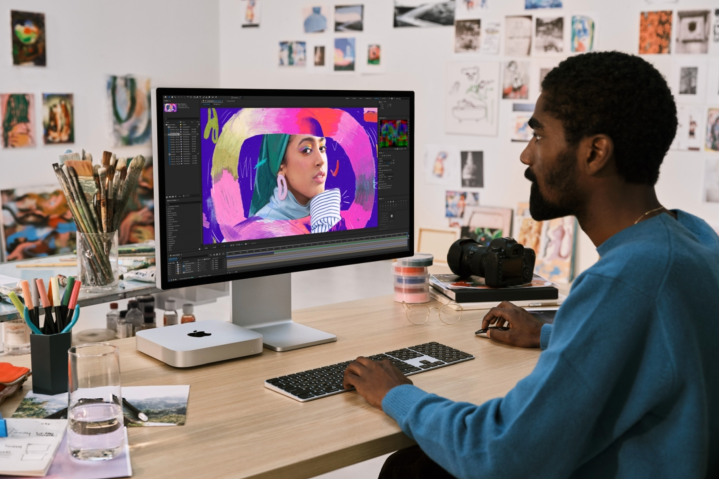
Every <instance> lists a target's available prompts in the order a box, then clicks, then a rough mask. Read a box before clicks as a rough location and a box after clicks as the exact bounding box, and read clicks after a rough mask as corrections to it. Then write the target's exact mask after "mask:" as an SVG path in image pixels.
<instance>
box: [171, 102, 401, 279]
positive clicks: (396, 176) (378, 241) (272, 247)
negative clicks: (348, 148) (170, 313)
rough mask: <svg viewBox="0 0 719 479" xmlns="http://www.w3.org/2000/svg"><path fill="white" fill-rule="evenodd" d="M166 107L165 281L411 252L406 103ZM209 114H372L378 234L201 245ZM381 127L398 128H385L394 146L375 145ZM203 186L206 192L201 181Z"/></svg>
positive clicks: (369, 229)
mask: <svg viewBox="0 0 719 479" xmlns="http://www.w3.org/2000/svg"><path fill="white" fill-rule="evenodd" d="M165 102H166V103H173V104H177V107H178V108H177V109H176V110H175V111H165V112H164V113H163V123H164V125H165V128H164V132H165V138H164V139H163V140H164V145H165V157H166V158H165V163H164V164H165V173H164V175H163V176H164V178H163V179H161V181H163V182H164V184H165V201H166V206H167V207H166V217H165V221H166V228H165V230H166V233H167V239H166V243H165V244H166V247H167V252H168V265H167V267H168V270H167V273H168V275H167V276H168V280H169V281H179V280H185V279H192V278H198V277H204V276H216V275H223V274H231V273H241V272H245V271H247V272H250V271H256V270H262V269H268V268H274V267H286V266H292V265H301V264H317V265H318V266H321V264H322V263H323V262H325V261H333V260H342V259H349V258H361V257H363V256H376V255H377V254H383V253H387V254H389V253H397V254H400V253H402V252H405V251H407V250H408V248H410V247H411V246H410V245H409V244H408V238H409V231H408V230H409V223H410V218H409V200H410V199H409V192H410V187H411V185H410V182H411V181H412V178H410V174H409V173H410V165H409V161H411V160H410V152H409V146H408V143H407V142H408V126H407V123H408V121H407V118H408V117H409V113H410V111H409V107H410V101H409V99H408V98H393V99H391V100H390V101H387V98H372V97H361V98H360V97H346V98H341V97H290V96H287V97H277V96H272V97H260V96H219V95H218V96H211V97H202V96H194V97H192V96H186V97H178V96H172V97H165ZM210 108H212V109H216V111H217V112H218V114H222V110H220V109H222V108H227V109H241V108H350V109H352V108H355V109H357V108H363V109H373V108H376V109H377V120H375V121H377V123H378V131H376V132H375V133H373V132H371V131H368V136H370V137H371V138H372V141H373V143H376V144H377V153H378V154H377V161H378V165H377V177H376V180H375V188H377V201H378V203H377V205H376V208H377V210H376V211H377V214H376V218H377V220H376V222H375V224H376V227H366V228H359V229H353V230H347V231H335V232H330V233H320V234H311V235H294V236H283V237H273V238H265V239H256V240H251V241H225V242H216V243H209V242H208V241H207V240H206V238H205V239H204V240H203V224H206V222H205V218H206V216H205V215H206V214H207V212H206V211H205V210H203V201H204V200H203V177H202V175H203V162H206V161H207V160H206V159H205V157H204V156H203V153H202V151H203V150H202V148H203V145H205V144H206V142H207V141H208V135H207V134H206V133H207V132H206V131H205V132H204V133H203V131H202V130H203V128H205V127H204V124H205V123H203V122H207V121H208V120H207V118H208V117H210V115H209V114H208V111H209V109H210ZM169 110H172V109H169ZM203 110H204V112H203ZM224 111H231V110H224ZM360 111H361V110H360ZM213 114H214V113H213ZM202 115H204V116H202ZM202 118H205V120H202ZM380 119H389V120H395V119H397V120H401V121H399V122H398V121H392V122H390V123H389V124H388V125H389V126H387V127H386V128H385V130H386V132H385V133H386V134H385V136H386V137H387V138H388V139H389V141H390V142H391V145H392V146H389V147H388V146H382V145H380V144H379V143H380V133H381V132H380V131H379V124H380V121H379V120H380ZM385 123H386V122H385ZM205 129H206V128H205ZM203 135H204V136H203ZM210 137H211V136H210ZM203 138H204V139H203ZM161 141H162V140H161ZM409 141H411V139H409ZM208 151H210V152H211V151H212V150H208ZM210 155H211V153H210ZM205 156H207V154H205ZM204 184H205V187H207V182H206V181H205V183H204Z"/></svg>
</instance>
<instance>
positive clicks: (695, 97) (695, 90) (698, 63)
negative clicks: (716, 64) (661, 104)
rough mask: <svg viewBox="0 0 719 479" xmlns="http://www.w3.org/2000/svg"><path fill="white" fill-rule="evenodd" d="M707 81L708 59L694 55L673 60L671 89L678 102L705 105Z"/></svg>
mask: <svg viewBox="0 0 719 479" xmlns="http://www.w3.org/2000/svg"><path fill="white" fill-rule="evenodd" d="M706 81H707V58H706V57H703V56H696V55H692V56H677V57H675V58H673V59H672V78H671V87H672V91H673V93H674V95H675V98H676V99H677V101H684V102H688V103H704V100H705V99H706Z"/></svg>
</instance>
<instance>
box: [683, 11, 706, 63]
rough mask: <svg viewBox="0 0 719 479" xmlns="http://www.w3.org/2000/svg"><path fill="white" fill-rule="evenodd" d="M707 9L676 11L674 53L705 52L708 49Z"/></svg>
mask: <svg viewBox="0 0 719 479" xmlns="http://www.w3.org/2000/svg"><path fill="white" fill-rule="evenodd" d="M710 14H711V12H710V11H709V10H687V11H681V10H680V11H678V12H677V43H676V45H677V46H676V50H675V52H676V53H707V52H708V51H709V29H710V23H711V20H710V18H711V17H710Z"/></svg>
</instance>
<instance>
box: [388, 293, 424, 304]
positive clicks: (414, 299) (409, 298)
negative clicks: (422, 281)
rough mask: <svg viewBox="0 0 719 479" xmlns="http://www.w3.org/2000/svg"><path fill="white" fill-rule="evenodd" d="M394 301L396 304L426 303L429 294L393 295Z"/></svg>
mask: <svg viewBox="0 0 719 479" xmlns="http://www.w3.org/2000/svg"><path fill="white" fill-rule="evenodd" d="M394 300H395V301H396V302H398V303H428V302H429V300H430V295H429V292H426V293H425V292H418V293H401V292H396V291H395V293H394Z"/></svg>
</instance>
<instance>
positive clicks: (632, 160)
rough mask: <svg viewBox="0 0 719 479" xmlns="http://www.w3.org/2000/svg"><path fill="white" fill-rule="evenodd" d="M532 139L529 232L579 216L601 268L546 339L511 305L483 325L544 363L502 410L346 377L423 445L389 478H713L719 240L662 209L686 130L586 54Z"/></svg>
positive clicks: (650, 95) (538, 112)
mask: <svg viewBox="0 0 719 479" xmlns="http://www.w3.org/2000/svg"><path fill="white" fill-rule="evenodd" d="M530 126H531V127H532V128H533V129H534V137H533V138H532V140H531V141H530V143H529V144H528V145H527V148H526V149H525V150H524V152H523V153H522V155H521V157H520V159H521V161H522V163H524V164H525V165H527V167H528V168H527V170H526V172H525V176H526V177H527V178H528V179H529V180H530V181H531V182H532V187H531V197H530V211H531V213H532V217H533V218H534V219H536V220H548V219H551V218H558V217H563V216H567V215H574V216H576V217H577V219H578V221H579V224H580V225H581V227H582V229H583V230H584V232H585V233H586V234H587V235H588V236H589V238H590V239H591V240H592V242H593V243H594V244H595V245H596V246H597V251H598V252H599V255H600V258H601V259H600V260H599V261H598V262H597V263H596V264H595V265H594V266H592V267H591V268H589V269H588V270H586V271H585V272H584V273H582V274H581V275H580V276H579V277H578V278H577V279H576V281H575V282H574V284H573V286H572V291H571V294H570V295H569V297H568V298H567V300H566V301H565V302H564V304H563V305H562V307H561V308H560V309H559V311H558V313H557V315H556V319H555V322H554V325H553V326H552V325H542V324H541V323H539V322H538V321H536V320H535V319H534V318H533V317H532V316H530V315H529V314H528V313H526V312H525V311H524V310H523V309H521V308H517V307H515V306H513V305H511V304H509V303H503V304H501V305H500V306H499V307H497V308H494V309H492V310H490V312H489V313H488V314H487V316H486V317H485V318H484V320H483V322H482V327H486V326H488V325H489V324H491V323H493V322H496V321H497V320H498V318H501V319H504V320H507V321H509V323H510V325H511V328H510V329H509V330H508V331H506V332H501V331H492V332H491V334H490V337H491V338H492V339H494V340H496V341H500V342H503V343H507V344H510V345H515V346H522V347H537V346H539V347H541V348H542V349H543V352H542V354H541V355H540V357H539V361H538V363H537V365H536V367H535V369H534V371H533V372H532V373H531V374H530V375H529V376H527V377H526V378H524V379H523V380H521V381H520V382H519V383H517V385H516V386H515V387H514V389H512V390H511V391H510V392H509V393H508V394H507V395H506V396H505V397H503V398H496V399H492V400H490V401H487V402H485V403H484V404H482V405H473V404H467V403H456V402H453V401H450V400H448V399H445V398H441V397H438V396H436V395H433V394H430V393H427V392H424V391H422V390H421V389H419V388H417V387H415V386H413V385H412V382H411V381H410V380H409V379H407V378H405V377H404V376H403V375H402V374H401V373H400V372H399V371H398V370H396V369H394V368H393V367H392V366H391V365H390V364H388V363H374V362H372V361H369V360H367V359H366V358H358V359H357V360H356V361H354V362H352V363H351V364H350V366H349V367H348V368H347V370H346V372H345V387H352V386H353V387H355V388H356V389H357V391H358V392H359V393H360V394H361V395H362V396H363V397H364V398H365V399H367V401H369V403H370V404H372V405H374V406H376V407H378V408H382V409H383V410H384V411H385V412H386V413H387V414H389V415H390V416H391V417H392V418H394V419H395V420H396V421H397V422H398V423H399V425H400V427H401V428H402V430H403V431H404V432H405V433H406V434H407V435H408V436H410V437H411V438H412V439H414V440H415V441H417V443H418V446H419V448H410V449H406V450H404V451H399V452H398V453H396V454H395V455H393V456H391V457H390V459H389V460H388V461H387V463H385V466H384V468H383V471H382V474H381V475H380V477H381V478H382V477H432V478H440V477H452V476H456V477H460V478H470V477H481V478H492V479H494V478H520V477H532V478H544V477H546V478H564V477H581V478H587V477H597V478H607V477H628V478H634V477H653V478H659V477H673V478H674V477H677V478H679V477H681V478H705V477H706V478H709V477H711V478H715V477H719V347H717V344H716V343H717V341H719V237H717V235H716V233H714V232H713V231H712V230H711V228H709V226H708V225H707V224H706V223H705V222H704V221H703V220H701V219H699V218H697V217H695V216H692V215H690V214H688V213H685V212H683V211H680V210H668V209H666V208H665V207H663V206H662V205H661V204H660V203H659V201H658V199H657V197H656V194H655V191H654V184H655V183H656V181H657V179H658V177H659V166H660V164H661V162H662V160H663V158H664V155H665V154H666V152H667V150H668V149H669V145H670V144H671V143H672V140H673V138H674V135H675V132H676V127H677V118H676V107H675V105H674V101H673V98H672V95H671V93H670V91H669V88H668V86H667V84H666V81H665V80H664V79H663V78H662V76H661V75H660V74H659V72H658V71H657V70H656V69H655V68H654V67H652V66H651V65H650V64H649V63H647V62H645V61H644V60H642V59H640V58H639V57H635V56H630V55H626V54H623V53H618V52H605V53H588V54H584V55H578V56H575V57H572V58H569V59H567V60H565V61H563V62H562V63H561V64H560V65H559V66H558V67H557V68H555V69H554V70H552V71H551V72H550V73H549V74H548V75H547V76H546V78H545V80H544V81H543V83H542V95H541V96H540V98H539V100H538V101H537V105H536V109H535V112H534V115H533V117H532V119H531V120H530ZM478 340H479V339H478ZM420 448H421V450H420Z"/></svg>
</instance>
